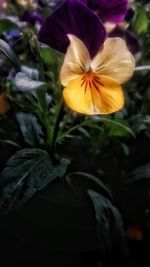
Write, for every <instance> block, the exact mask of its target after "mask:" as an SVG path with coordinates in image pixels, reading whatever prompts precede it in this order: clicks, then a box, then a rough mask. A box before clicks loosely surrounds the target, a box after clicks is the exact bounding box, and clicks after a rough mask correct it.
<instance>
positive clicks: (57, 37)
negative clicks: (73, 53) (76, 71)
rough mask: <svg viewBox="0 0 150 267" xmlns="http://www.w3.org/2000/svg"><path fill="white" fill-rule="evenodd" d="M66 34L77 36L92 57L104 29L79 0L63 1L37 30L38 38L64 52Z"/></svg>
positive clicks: (66, 42)
mask: <svg viewBox="0 0 150 267" xmlns="http://www.w3.org/2000/svg"><path fill="white" fill-rule="evenodd" d="M67 34H74V35H75V36H77V37H78V38H79V39H80V40H81V41H83V43H84V44H85V46H86V47H87V49H88V50H89V53H90V55H91V57H93V56H94V55H95V54H96V53H97V51H98V50H99V48H100V47H101V46H102V44H103V42H104V40H105V36H106V31H105V28H104V26H103V24H102V23H101V21H100V19H99V18H98V17H97V16H96V15H95V14H94V13H93V12H92V11H91V10H90V9H89V8H88V7H87V6H86V5H85V4H83V3H81V1H79V0H67V1H65V2H64V3H63V4H62V5H61V6H60V7H59V8H58V9H57V10H56V11H55V12H54V13H53V14H52V15H51V16H49V17H48V18H47V19H46V20H45V22H44V24H43V25H42V27H41V29H40V31H39V36H38V38H39V40H40V41H41V42H43V43H45V44H47V45H49V46H51V47H52V48H54V49H56V50H58V51H59V52H62V53H65V52H66V50H67V47H68V45H69V40H68V37H67Z"/></svg>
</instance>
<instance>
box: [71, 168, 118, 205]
mask: <svg viewBox="0 0 150 267" xmlns="http://www.w3.org/2000/svg"><path fill="white" fill-rule="evenodd" d="M68 175H69V176H72V175H79V176H84V177H86V178H87V179H89V180H91V181H93V182H94V183H96V184H97V185H98V187H99V189H100V190H101V192H102V193H103V194H104V195H105V196H106V197H108V198H109V199H110V200H113V196H112V194H111V192H110V190H109V189H108V187H107V186H106V185H105V184H104V183H103V182H102V181H101V180H100V179H99V178H98V177H96V176H95V175H93V174H90V173H87V172H73V173H70V174H68Z"/></svg>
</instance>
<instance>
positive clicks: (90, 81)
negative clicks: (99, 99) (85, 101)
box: [81, 71, 104, 93]
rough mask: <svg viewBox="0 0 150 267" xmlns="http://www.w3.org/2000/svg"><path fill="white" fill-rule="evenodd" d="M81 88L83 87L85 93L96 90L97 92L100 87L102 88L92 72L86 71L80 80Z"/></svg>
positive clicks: (98, 79)
mask: <svg viewBox="0 0 150 267" xmlns="http://www.w3.org/2000/svg"><path fill="white" fill-rule="evenodd" d="M81 81H82V82H81V87H84V91H85V93H86V90H87V89H90V90H93V89H96V90H97V92H99V89H100V86H104V85H103V84H102V83H101V81H100V78H99V77H98V76H97V75H96V74H95V73H93V72H92V71H88V72H86V73H84V74H83V75H82V78H81Z"/></svg>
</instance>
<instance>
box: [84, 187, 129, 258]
mask: <svg viewBox="0 0 150 267" xmlns="http://www.w3.org/2000/svg"><path fill="white" fill-rule="evenodd" d="M88 195H89V197H90V199H91V201H92V203H93V205H94V209H95V214H96V222H97V233H98V239H99V247H100V251H101V252H102V253H104V254H107V253H109V252H112V251H113V249H114V248H118V253H120V252H121V253H122V252H123V251H122V250H123V249H124V245H125V240H124V228H123V221H122V218H121V214H120V212H119V210H118V209H117V208H116V207H115V206H114V205H112V203H111V202H110V201H109V200H108V199H107V198H105V197H104V196H102V195H101V194H99V193H97V192H95V191H93V190H88ZM119 250H120V251H119Z"/></svg>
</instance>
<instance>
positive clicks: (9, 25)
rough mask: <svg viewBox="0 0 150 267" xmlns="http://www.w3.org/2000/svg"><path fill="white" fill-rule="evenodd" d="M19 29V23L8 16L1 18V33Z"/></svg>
mask: <svg viewBox="0 0 150 267" xmlns="http://www.w3.org/2000/svg"><path fill="white" fill-rule="evenodd" d="M16 29H18V25H17V24H16V23H14V22H12V21H11V20H9V19H7V18H3V19H1V20H0V33H3V32H5V31H10V30H16Z"/></svg>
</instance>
